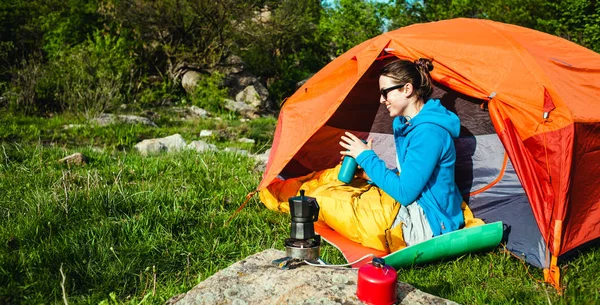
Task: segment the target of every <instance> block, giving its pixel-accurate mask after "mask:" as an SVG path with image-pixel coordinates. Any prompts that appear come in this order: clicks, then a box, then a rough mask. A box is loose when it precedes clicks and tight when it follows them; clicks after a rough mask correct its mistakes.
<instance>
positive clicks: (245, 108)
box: [223, 99, 259, 119]
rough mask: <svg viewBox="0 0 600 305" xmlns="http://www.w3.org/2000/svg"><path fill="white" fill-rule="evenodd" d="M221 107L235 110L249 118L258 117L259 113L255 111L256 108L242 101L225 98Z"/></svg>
mask: <svg viewBox="0 0 600 305" xmlns="http://www.w3.org/2000/svg"><path fill="white" fill-rule="evenodd" d="M223 107H224V108H225V109H227V110H230V111H233V112H237V113H239V114H241V115H243V116H244V117H246V118H249V119H256V118H258V117H259V115H258V114H257V113H256V112H257V110H256V109H255V108H253V107H252V106H250V105H248V104H246V103H244V102H238V101H234V100H230V99H226V100H225V101H224V105H223Z"/></svg>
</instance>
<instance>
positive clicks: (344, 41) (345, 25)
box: [319, 0, 385, 56]
mask: <svg viewBox="0 0 600 305" xmlns="http://www.w3.org/2000/svg"><path fill="white" fill-rule="evenodd" d="M384 7H385V6H384V5H383V4H377V3H374V2H371V1H365V0H335V1H334V2H333V6H332V7H328V8H326V9H325V10H324V12H323V17H322V19H321V23H320V24H319V29H320V31H322V32H323V33H324V34H323V35H325V36H327V37H328V38H329V40H330V41H331V42H330V45H331V48H332V49H333V52H334V54H335V55H336V56H337V55H340V54H342V53H344V52H346V51H348V50H349V49H351V48H352V47H354V46H356V45H358V44H359V43H361V42H363V41H365V40H367V39H370V38H373V37H375V36H377V35H379V34H381V33H382V31H383V26H384V23H383V18H382V8H384Z"/></svg>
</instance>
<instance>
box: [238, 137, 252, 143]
mask: <svg viewBox="0 0 600 305" xmlns="http://www.w3.org/2000/svg"><path fill="white" fill-rule="evenodd" d="M237 141H238V142H240V143H248V144H254V143H255V142H256V141H254V140H253V139H248V138H239V139H238V140H237Z"/></svg>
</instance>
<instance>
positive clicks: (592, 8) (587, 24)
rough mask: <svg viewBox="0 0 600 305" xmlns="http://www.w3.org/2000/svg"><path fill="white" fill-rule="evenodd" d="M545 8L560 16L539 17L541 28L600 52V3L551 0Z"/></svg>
mask: <svg viewBox="0 0 600 305" xmlns="http://www.w3.org/2000/svg"><path fill="white" fill-rule="evenodd" d="M544 10H545V11H547V12H550V13H551V15H552V16H559V17H558V18H556V17H554V18H546V19H538V20H537V21H538V24H539V29H540V30H542V31H545V32H548V33H551V34H554V35H557V36H560V37H563V38H565V39H568V40H571V41H573V42H575V43H578V44H580V45H583V46H584V47H587V48H590V49H592V50H594V51H596V52H600V5H599V4H598V3H597V2H596V1H586V0H569V1H550V2H546V3H545V4H544Z"/></svg>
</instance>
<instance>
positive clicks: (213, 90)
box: [190, 73, 228, 112]
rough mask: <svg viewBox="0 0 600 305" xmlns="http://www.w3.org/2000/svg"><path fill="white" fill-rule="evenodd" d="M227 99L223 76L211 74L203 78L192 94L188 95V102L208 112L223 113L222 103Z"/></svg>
mask: <svg viewBox="0 0 600 305" xmlns="http://www.w3.org/2000/svg"><path fill="white" fill-rule="evenodd" d="M226 98H228V89H227V88H224V87H223V75H222V74H220V73H213V74H212V75H210V76H204V77H202V78H201V79H200V81H199V82H198V85H197V86H196V89H194V92H192V94H190V102H191V104H192V105H196V106H198V107H200V108H204V109H206V110H208V111H213V112H221V111H223V109H224V108H223V103H224V101H223V100H225V99H226Z"/></svg>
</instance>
